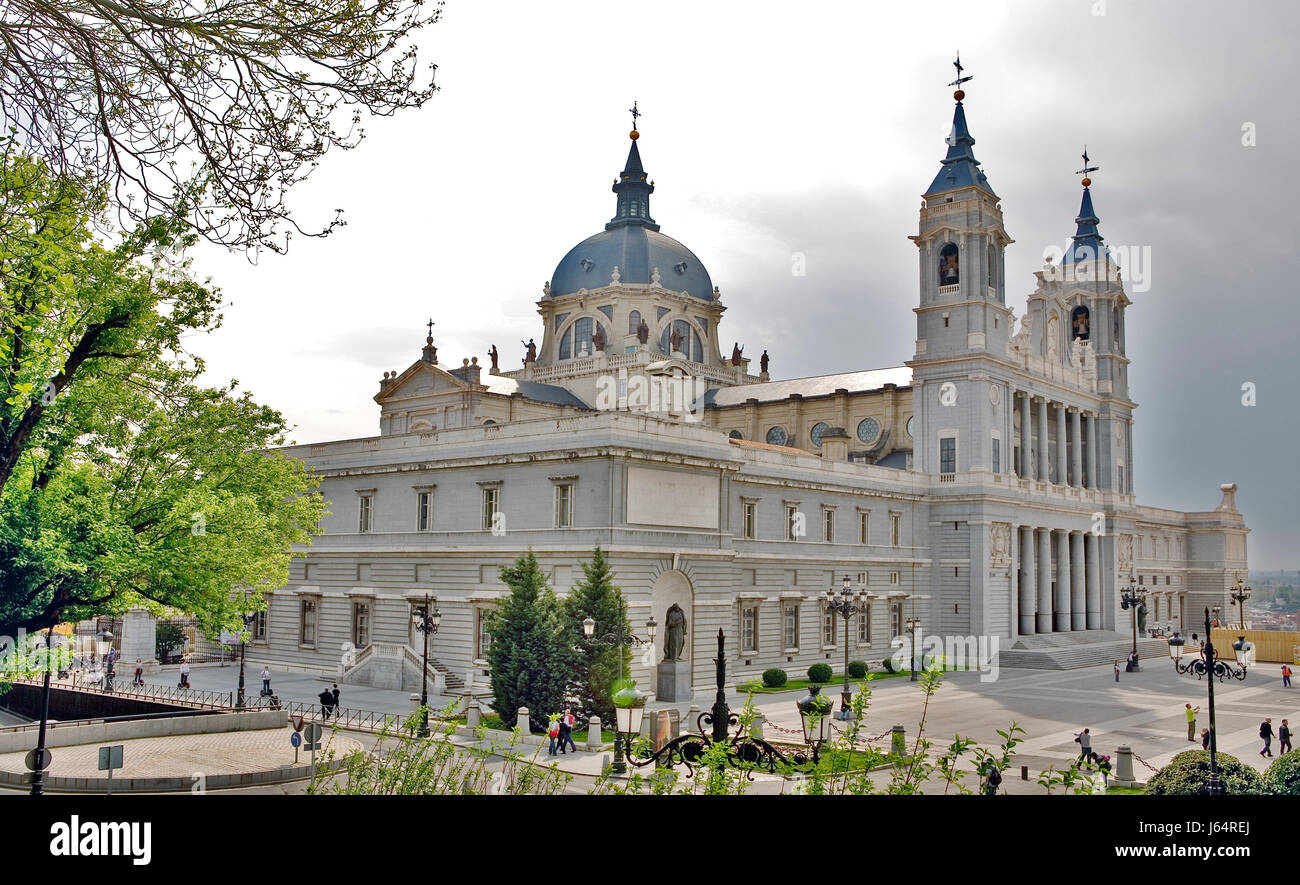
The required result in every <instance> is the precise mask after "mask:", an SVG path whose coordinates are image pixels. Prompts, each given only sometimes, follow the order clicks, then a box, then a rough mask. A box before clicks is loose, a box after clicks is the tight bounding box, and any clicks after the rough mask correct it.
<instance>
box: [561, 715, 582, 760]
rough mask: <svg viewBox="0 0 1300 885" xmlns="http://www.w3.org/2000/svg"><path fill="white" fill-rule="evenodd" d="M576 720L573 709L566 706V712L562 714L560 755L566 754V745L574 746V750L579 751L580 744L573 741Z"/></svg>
mask: <svg viewBox="0 0 1300 885" xmlns="http://www.w3.org/2000/svg"><path fill="white" fill-rule="evenodd" d="M576 721H577V718H576V717H575V716H574V715H573V711H572V710H570V709H569V708H568V707H565V708H564V714H563V715H562V716H560V755H564V752H565V750H564V748H565V747H566V746H569V747H573V752H575V753H576V752H578V745H577V744H575V743H574V742H573V725H574V723H575V722H576Z"/></svg>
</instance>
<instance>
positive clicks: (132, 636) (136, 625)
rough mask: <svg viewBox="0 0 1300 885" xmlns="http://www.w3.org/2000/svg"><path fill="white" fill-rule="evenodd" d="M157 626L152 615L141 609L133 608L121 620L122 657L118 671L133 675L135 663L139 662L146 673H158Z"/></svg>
mask: <svg viewBox="0 0 1300 885" xmlns="http://www.w3.org/2000/svg"><path fill="white" fill-rule="evenodd" d="M157 636H158V625H157V622H156V621H155V620H154V617H153V615H151V614H150V613H149V612H147V611H145V610H144V609H142V608H133V609H131V610H130V611H129V612H127V613H126V616H125V617H124V618H123V619H122V644H121V651H122V656H121V657H120V658H119V659H118V660H119V662H120V665H119V666H118V667H117V669H118V670H119V671H122V672H128V673H134V672H135V662H136V661H140V662H141V664H140V665H141V667H143V668H144V672H146V673H157V672H158V669H159V668H158V659H157V657H156V656H155V655H156V652H157Z"/></svg>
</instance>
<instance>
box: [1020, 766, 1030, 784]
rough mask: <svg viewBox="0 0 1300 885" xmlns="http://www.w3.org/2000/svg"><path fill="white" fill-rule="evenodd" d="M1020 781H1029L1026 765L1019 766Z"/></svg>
mask: <svg viewBox="0 0 1300 885" xmlns="http://www.w3.org/2000/svg"><path fill="white" fill-rule="evenodd" d="M1020 779H1021V780H1022V781H1027V780H1029V766H1028V765H1022V766H1020Z"/></svg>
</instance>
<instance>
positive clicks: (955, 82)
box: [948, 50, 975, 101]
mask: <svg viewBox="0 0 1300 885" xmlns="http://www.w3.org/2000/svg"><path fill="white" fill-rule="evenodd" d="M952 66H953V67H954V68H956V69H957V79H956V80H953V81H952V82H951V83H949V84H948V85H949V86H956V87H957V91H956V92H954V93H953V94H952V97H953V98H955V99H957V100H958V101H961V100H962V99H963V98H965V97H966V93H965V92H964V91H963V90H962V88H961V84H963V83H965V82H967V81H968V80H974V79H975V75H974V74H971V75H970V76H969V77H963V76H962V75H961V72H962V71H964V70H965V69H966V68H965V66H964V65H963V64H962V63H961V50H958V51H957V60H956V61H954V62H953V63H952Z"/></svg>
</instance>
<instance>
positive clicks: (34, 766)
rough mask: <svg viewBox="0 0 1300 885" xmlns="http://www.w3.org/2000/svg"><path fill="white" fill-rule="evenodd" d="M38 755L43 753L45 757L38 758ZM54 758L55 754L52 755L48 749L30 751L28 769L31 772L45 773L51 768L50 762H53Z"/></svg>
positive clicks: (28, 752)
mask: <svg viewBox="0 0 1300 885" xmlns="http://www.w3.org/2000/svg"><path fill="white" fill-rule="evenodd" d="M37 753H43V754H44V755H43V756H38V755H37ZM53 757H54V754H53V753H51V752H50V751H49V750H48V749H42V750H35V749H33V750H28V751H27V769H28V770H29V771H44V770H45V769H47V768H49V767H50V760H51V759H52V758H53Z"/></svg>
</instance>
